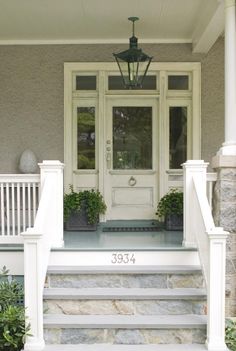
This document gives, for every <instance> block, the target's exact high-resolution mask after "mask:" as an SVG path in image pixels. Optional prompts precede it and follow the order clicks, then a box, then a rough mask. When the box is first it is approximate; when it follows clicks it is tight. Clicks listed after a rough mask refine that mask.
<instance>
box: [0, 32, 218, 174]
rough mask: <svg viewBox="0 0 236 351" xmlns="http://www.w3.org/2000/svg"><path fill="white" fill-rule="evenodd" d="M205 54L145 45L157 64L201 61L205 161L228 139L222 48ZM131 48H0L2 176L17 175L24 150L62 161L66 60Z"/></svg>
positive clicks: (105, 56)
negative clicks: (225, 133) (225, 135)
mask: <svg viewBox="0 0 236 351" xmlns="http://www.w3.org/2000/svg"><path fill="white" fill-rule="evenodd" d="M223 45H224V44H223V39H219V40H218V42H217V43H216V44H215V45H214V47H213V48H212V49H211V51H210V52H209V53H208V54H207V55H193V54H192V52H191V45H190V44H181V45H180V44H179V45H167V44H162V45H142V48H143V49H144V51H146V52H147V53H149V54H152V55H153V56H154V61H160V62H161V61H162V62H164V61H169V62H171V61H172V62H177V61H186V62H190V61H196V62H198V61H200V62H202V158H203V159H205V160H206V161H210V160H211V157H212V156H213V155H214V154H215V152H216V150H217V149H218V148H219V146H220V144H221V143H222V141H223V136H224V132H223V130H224V106H223V105H224V99H223V91H224V87H223V82H224V76H223V74H224V68H223V60H224V47H223ZM126 47H127V45H120V46H118V45H40V46H34V45H32V46H0V173H15V172H18V160H19V156H20V155H21V153H22V151H23V150H25V149H27V148H30V149H31V150H33V151H34V152H35V154H36V155H37V158H38V160H39V161H42V160H43V159H59V160H61V161H63V153H64V152H63V143H64V131H63V124H64V121H63V112H64V111H63V99H64V91H63V84H64V82H63V69H64V66H63V64H64V62H83V61H94V60H96V61H105V62H106V61H113V57H112V53H113V52H117V51H119V50H121V49H124V48H126Z"/></svg>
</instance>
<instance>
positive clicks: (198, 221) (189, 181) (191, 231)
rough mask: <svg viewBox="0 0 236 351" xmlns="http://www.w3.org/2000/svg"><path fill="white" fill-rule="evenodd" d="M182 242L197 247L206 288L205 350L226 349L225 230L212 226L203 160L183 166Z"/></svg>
mask: <svg viewBox="0 0 236 351" xmlns="http://www.w3.org/2000/svg"><path fill="white" fill-rule="evenodd" d="M183 168H184V245H185V246H197V247H198V250H199V256H200V261H201V264H202V268H203V272H204V276H205V281H206V287H207V306H208V312H207V340H206V345H207V348H208V350H214V351H216V350H221V351H222V350H227V347H226V345H225V340H224V339H225V259H226V238H227V234H228V233H227V232H225V231H223V229H222V228H219V227H215V225H214V221H213V218H212V214H211V209H210V205H209V202H208V199H207V194H206V183H207V176H206V168H207V163H204V162H203V161H187V162H186V163H185V164H184V165H183Z"/></svg>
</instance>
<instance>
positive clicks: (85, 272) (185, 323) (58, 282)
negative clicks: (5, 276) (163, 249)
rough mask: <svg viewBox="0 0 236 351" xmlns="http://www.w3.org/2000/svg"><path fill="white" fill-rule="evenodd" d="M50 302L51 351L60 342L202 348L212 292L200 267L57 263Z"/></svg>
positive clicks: (47, 306)
mask: <svg viewBox="0 0 236 351" xmlns="http://www.w3.org/2000/svg"><path fill="white" fill-rule="evenodd" d="M44 306H45V310H46V312H45V315H44V328H45V340H46V344H47V345H48V346H50V344H51V345H52V346H55V348H53V347H52V349H51V350H56V345H60V344H62V345H63V347H64V345H65V347H67V346H68V350H70V348H71V350H73V349H75V348H73V347H74V346H73V345H76V347H78V348H77V349H76V350H78V351H79V350H80V349H81V350H82V348H80V347H83V346H84V347H85V348H84V347H83V350H85V351H86V348H87V350H96V351H97V350H99V349H103V350H113V349H114V350H118V348H117V345H118V346H119V347H122V348H121V349H119V350H124V351H125V350H127V351H129V350H134V349H135V351H136V350H139V347H141V348H140V351H141V350H143V351H146V350H147V351H149V350H154V348H155V350H157V351H158V348H157V347H159V344H163V345H169V349H168V350H171V351H172V350H173V351H175V349H173V348H170V345H171V344H174V345H175V344H183V345H186V346H185V348H182V349H181V348H180V349H179V350H180V351H181V350H188V348H187V345H189V344H194V345H195V344H197V346H198V347H199V348H196V350H202V347H201V344H203V343H204V342H205V339H206V315H205V313H206V291H205V288H204V280H203V277H202V273H201V269H200V267H199V266H196V265H195V266H176V265H175V266H155V265H154V266H153V265H152V266H148V265H146V266H96V267H92V266H84V267H76V266H61V267H60V266H54V267H53V266H51V267H49V270H48V276H47V281H46V288H45V290H44ZM82 345H83V346H82ZM99 345H100V346H99ZM101 345H103V346H102V348H101ZM108 346H109V347H108ZM191 346H192V345H191ZM98 347H99V348H98ZM189 347H190V346H189ZM46 350H47V349H46ZM49 350H50V348H48V351H49ZM58 350H60V349H58ZM63 350H65V351H66V350H67V349H66V348H63ZM163 350H165V349H163ZM189 350H192V348H189ZM160 351H161V349H160ZM176 351H178V350H177V349H176Z"/></svg>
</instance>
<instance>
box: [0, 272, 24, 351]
mask: <svg viewBox="0 0 236 351" xmlns="http://www.w3.org/2000/svg"><path fill="white" fill-rule="evenodd" d="M8 273H9V271H8V270H7V269H6V267H3V269H2V270H1V271H0V350H1V351H20V350H22V349H23V347H24V342H25V337H26V336H27V335H30V334H29V331H30V325H29V324H27V323H26V322H25V308H24V306H23V305H22V300H23V299H24V290H23V286H22V285H21V284H20V283H18V282H17V281H16V280H15V279H12V277H11V276H10V275H8Z"/></svg>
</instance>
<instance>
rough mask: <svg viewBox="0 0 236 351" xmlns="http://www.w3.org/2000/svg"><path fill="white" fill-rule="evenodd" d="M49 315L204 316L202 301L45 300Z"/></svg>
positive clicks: (204, 304)
mask: <svg viewBox="0 0 236 351" xmlns="http://www.w3.org/2000/svg"><path fill="white" fill-rule="evenodd" d="M44 310H45V311H46V313H49V314H70V315H79V314H80V315H89V314H96V315H163V314H169V315H178V314H199V315H203V314H206V301H204V300H203V299H202V300H184V299H183V300H169V299H168V300H157V299H156V300H59V299H58V300H45V301H44Z"/></svg>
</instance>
